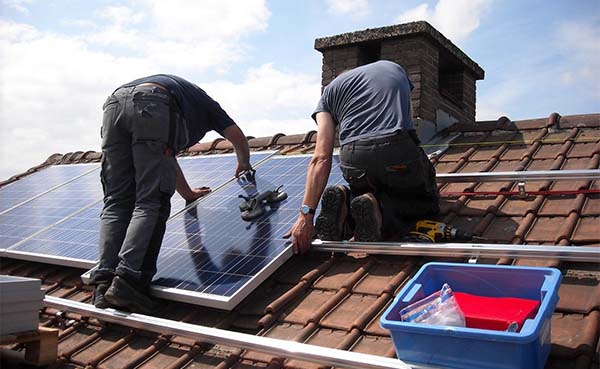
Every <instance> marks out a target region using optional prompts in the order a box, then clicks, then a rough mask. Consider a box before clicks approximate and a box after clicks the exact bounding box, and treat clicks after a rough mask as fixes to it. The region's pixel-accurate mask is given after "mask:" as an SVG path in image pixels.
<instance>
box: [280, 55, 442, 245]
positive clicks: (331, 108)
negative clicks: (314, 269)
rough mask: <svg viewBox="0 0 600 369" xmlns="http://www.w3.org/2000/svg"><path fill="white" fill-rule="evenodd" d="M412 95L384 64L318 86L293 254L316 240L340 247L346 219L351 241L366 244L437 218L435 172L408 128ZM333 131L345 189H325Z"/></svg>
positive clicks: (400, 72) (394, 67) (398, 70)
mask: <svg viewBox="0 0 600 369" xmlns="http://www.w3.org/2000/svg"><path fill="white" fill-rule="evenodd" d="M412 88H413V86H412V84H411V82H410V81H409V80H408V77H407V75H406V72H405V71H404V69H403V68H402V67H401V66H399V65H398V64H396V63H393V62H390V61H385V60H381V61H377V62H375V63H371V64H367V65H363V66H360V67H357V68H354V69H352V70H350V71H347V72H344V73H342V74H340V75H339V76H338V77H336V78H335V79H334V80H333V81H332V82H331V83H330V84H329V85H327V87H325V89H324V91H323V95H322V96H321V99H320V101H319V104H318V105H317V108H316V110H315V112H314V113H313V115H312V117H313V119H315V121H316V122H317V125H318V134H317V143H316V148H315V153H314V155H313V157H312V160H311V162H310V164H309V167H308V174H307V179H306V188H305V193H304V203H303V206H302V208H301V209H300V214H299V215H298V219H297V221H296V223H295V224H294V226H293V227H292V230H291V235H292V246H293V249H294V251H295V252H296V253H303V252H306V251H307V250H308V249H309V248H310V243H311V239H312V238H313V237H314V236H315V234H316V235H317V236H318V237H319V238H321V239H323V240H330V241H331V240H342V239H343V238H344V229H345V228H346V227H347V225H348V222H347V220H348V218H350V219H352V220H353V223H354V224H355V228H354V240H356V241H371V242H372V241H380V240H381V239H382V233H383V234H388V233H390V234H391V233H393V232H394V230H395V224H397V223H396V222H397V221H398V219H401V218H410V217H422V216H426V215H432V214H435V213H437V212H439V193H438V190H437V186H436V183H435V169H434V168H433V166H432V165H431V163H430V162H429V160H428V158H427V155H426V154H425V152H424V151H423V150H422V149H421V148H420V147H419V144H420V142H419V139H418V137H417V134H416V131H415V129H414V125H413V121H412V111H411V110H412V109H411V103H410V93H411V90H412ZM336 128H338V129H339V135H340V145H341V149H340V162H341V163H340V167H341V170H342V174H343V176H344V179H345V180H346V181H347V182H348V184H349V186H350V190H348V188H347V187H345V186H342V185H337V186H334V187H329V188H327V189H325V186H326V185H327V180H328V178H329V173H330V171H331V165H332V160H333V146H334V139H335V134H336ZM321 196H322V197H323V199H322V203H321V212H320V214H319V216H318V217H317V219H316V222H313V218H314V215H315V209H316V207H317V205H318V203H319V199H320V198H321ZM348 207H350V209H348ZM349 213H350V214H349ZM348 215H351V217H348Z"/></svg>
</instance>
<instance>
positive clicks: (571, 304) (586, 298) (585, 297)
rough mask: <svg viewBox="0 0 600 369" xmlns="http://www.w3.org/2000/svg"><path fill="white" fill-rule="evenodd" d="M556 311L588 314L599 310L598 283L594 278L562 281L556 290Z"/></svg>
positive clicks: (599, 288) (599, 292) (599, 290)
mask: <svg viewBox="0 0 600 369" xmlns="http://www.w3.org/2000/svg"><path fill="white" fill-rule="evenodd" d="M558 296H559V300H558V305H557V306H556V310H557V311H562V312H569V313H580V314H588V313H589V312H590V311H592V310H598V309H599V308H600V281H598V280H597V279H595V278H569V277H566V278H564V279H563V281H562V283H561V285H560V288H559V290H558Z"/></svg>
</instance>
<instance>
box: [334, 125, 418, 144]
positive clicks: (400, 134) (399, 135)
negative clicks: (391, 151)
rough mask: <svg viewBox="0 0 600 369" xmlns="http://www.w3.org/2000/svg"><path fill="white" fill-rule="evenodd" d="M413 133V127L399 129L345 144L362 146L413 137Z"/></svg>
mask: <svg viewBox="0 0 600 369" xmlns="http://www.w3.org/2000/svg"><path fill="white" fill-rule="evenodd" d="M411 131H412V132H411ZM414 134H415V131H414V129H409V130H400V131H397V132H394V133H391V134H387V135H383V136H378V137H372V138H363V139H360V140H356V141H353V142H350V143H347V144H346V145H352V144H356V145H359V146H363V145H373V144H380V143H387V142H394V141H399V140H404V139H407V138H413V135H414ZM346 145H344V146H346Z"/></svg>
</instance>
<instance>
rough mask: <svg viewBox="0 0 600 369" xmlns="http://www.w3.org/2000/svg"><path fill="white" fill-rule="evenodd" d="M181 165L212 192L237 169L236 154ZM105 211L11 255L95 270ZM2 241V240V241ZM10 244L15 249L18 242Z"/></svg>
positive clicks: (258, 156) (179, 206) (86, 213)
mask: <svg viewBox="0 0 600 369" xmlns="http://www.w3.org/2000/svg"><path fill="white" fill-rule="evenodd" d="M274 153H275V152H274V151H268V152H267V151H266V152H260V153H252V154H251V156H250V160H251V163H252V164H253V165H256V164H258V163H260V162H261V161H262V160H264V159H266V158H268V157H269V156H271V155H273V154H274ZM178 162H179V165H180V166H181V168H182V170H183V171H184V173H185V175H186V178H187V180H188V183H190V185H191V186H193V187H197V186H202V185H204V186H207V187H211V188H217V187H218V186H220V185H222V184H224V183H226V182H227V181H229V180H231V179H232V178H233V173H234V170H235V167H236V165H237V159H236V156H235V154H223V155H211V156H200V157H191V158H181V159H178ZM94 177H95V178H96V181H97V182H98V186H99V185H100V181H99V180H98V178H97V176H95V175H94ZM101 197H102V194H101V193H100V195H99V197H96V199H98V198H101ZM171 204H172V206H173V209H172V210H171V214H173V215H174V214H176V213H177V212H179V211H181V210H183V208H184V207H185V201H184V200H183V199H182V198H181V197H180V196H179V195H175V196H173V198H172V199H171ZM102 207H103V203H102V202H101V201H99V202H96V203H95V204H93V205H92V206H90V207H88V208H85V209H83V210H81V209H80V211H79V212H76V213H74V214H72V215H71V216H69V217H68V218H67V219H64V220H62V221H60V222H59V223H58V224H55V225H53V226H52V227H50V228H48V229H46V230H44V231H42V232H39V233H37V234H34V235H33V236H31V237H29V238H28V239H26V240H24V241H22V242H20V243H19V244H17V245H15V246H12V247H10V249H9V250H8V252H9V254H12V255H13V256H15V257H19V258H25V259H28V260H34V261H43V262H47V263H52V264H58V265H65V266H74V267H81V268H92V267H93V266H94V265H95V264H96V262H97V261H98V242H99V230H100V213H101V211H102ZM0 221H1V219H0ZM1 227H2V225H0V229H1ZM39 229H40V228H38V229H37V230H34V231H33V232H31V231H29V229H28V228H27V229H24V230H23V231H24V232H25V235H31V234H33V233H35V232H37V231H39ZM15 231H16V230H15ZM2 237H3V236H0V238H2ZM8 237H11V236H8ZM23 238H25V237H19V238H16V241H20V240H22V239H23ZM10 244H11V245H14V242H13V243H10ZM0 247H2V241H0Z"/></svg>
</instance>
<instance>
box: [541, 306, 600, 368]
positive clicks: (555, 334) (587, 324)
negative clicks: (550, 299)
mask: <svg viewBox="0 0 600 369" xmlns="http://www.w3.org/2000/svg"><path fill="white" fill-rule="evenodd" d="M599 323H600V311H597V310H594V311H592V312H591V313H589V314H588V315H581V314H570V315H565V314H554V315H553V316H552V338H551V340H552V352H551V355H552V356H558V357H566V358H573V357H577V356H579V355H581V354H585V355H586V356H590V357H591V356H592V355H593V354H594V351H595V349H596V343H597V341H598V328H599Z"/></svg>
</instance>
